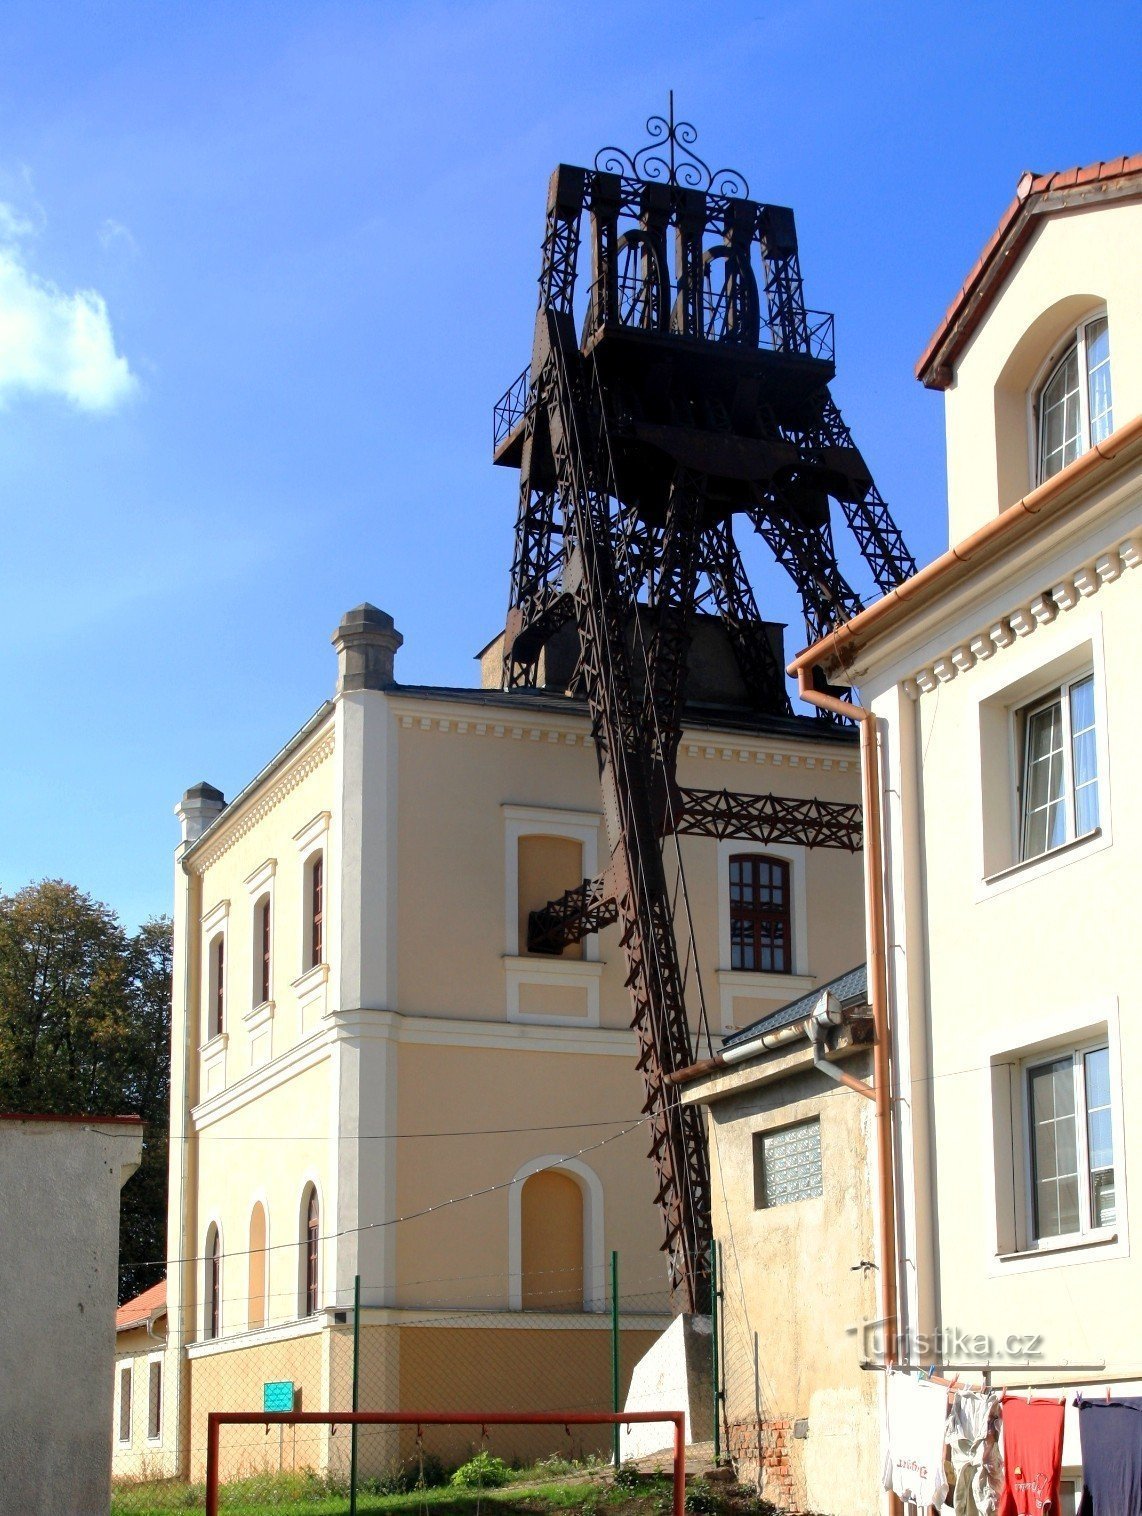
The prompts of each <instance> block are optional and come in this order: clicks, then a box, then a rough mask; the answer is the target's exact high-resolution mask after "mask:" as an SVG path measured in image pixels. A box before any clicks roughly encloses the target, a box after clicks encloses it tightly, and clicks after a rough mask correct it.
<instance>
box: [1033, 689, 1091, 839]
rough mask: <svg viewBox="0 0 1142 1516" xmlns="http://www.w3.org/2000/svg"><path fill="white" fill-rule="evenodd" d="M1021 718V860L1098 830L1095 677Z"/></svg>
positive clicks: (1048, 699) (1059, 691) (1053, 694)
mask: <svg viewBox="0 0 1142 1516" xmlns="http://www.w3.org/2000/svg"><path fill="white" fill-rule="evenodd" d="M1021 715H1022V721H1023V794H1022V807H1021V809H1022V816H1021V821H1022V827H1021V831H1022V852H1021V856H1022V857H1023V858H1038V857H1039V855H1040V854H1041V853H1046V852H1048V851H1049V850H1050V849H1051V848H1056V847H1061V846H1062V845H1063V844H1064V843H1065V842H1071V841H1073V840H1074V839H1075V838H1078V837H1085V836H1087V834H1088V833H1090V832H1093V831H1094V830H1095V828H1096V827H1097V826H1098V743H1097V732H1096V727H1095V712H1094V677H1093V675H1091V674H1085V675H1083V676H1082V677H1081V678H1079V679H1075V680H1072V681H1071V682H1070V683H1069V684H1064V685H1063V686H1062V687H1061V688H1060V689H1057V690H1053V691H1052V692H1051V694H1050V695H1048V696H1047V697H1046V699H1044V700H1041V701H1039V702H1038V703H1037V704H1035V705H1033V706H1029V707H1027V709H1026V710H1024V711H1023V712H1022V713H1021Z"/></svg>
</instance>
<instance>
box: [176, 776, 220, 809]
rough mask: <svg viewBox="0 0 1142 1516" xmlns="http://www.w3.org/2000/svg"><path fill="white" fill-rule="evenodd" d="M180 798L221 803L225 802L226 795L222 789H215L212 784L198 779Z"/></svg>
mask: <svg viewBox="0 0 1142 1516" xmlns="http://www.w3.org/2000/svg"><path fill="white" fill-rule="evenodd" d="M182 798H183V799H184V800H213V801H215V802H216V803H220V804H222V805H225V804H226V796H225V795H224V794H223V793H222V791H221V790H216V789H215V788H214V786H213V785H212V784H207V782H206V780H205V779H200V780H199V781H198V783H197V784H192V785H191V787H190V789H188V790H187V791H186V793H185V794H184V795H183V797H182Z"/></svg>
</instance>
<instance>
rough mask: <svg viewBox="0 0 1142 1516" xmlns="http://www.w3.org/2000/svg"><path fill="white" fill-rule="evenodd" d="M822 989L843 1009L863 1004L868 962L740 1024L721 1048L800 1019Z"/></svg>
mask: <svg viewBox="0 0 1142 1516" xmlns="http://www.w3.org/2000/svg"><path fill="white" fill-rule="evenodd" d="M826 990H831V991H832V993H833V994H834V995H835V996H836V997H837V999H838V1000H839V1001H840V1002H841V1006H842V1007H843V1009H845V1010H846V1011H847V1010H851V1009H852V1008H853V1007H854V1006H858V1005H867V1004H868V966H867V965H866V964H863V963H861V964H858V965H857V967H856V968H855V969H848V970H847V971H846V972H845V973H843V974H838V975H837V977H836V978H835V979H830V980H829V982H828V984H820V985H818V986H817V988H816V989H814V990H810V991H809V993H808V994H807V995H801V996H800V997H799V998H798V999H797V1000H791V1001H790V1002H789V1004H788V1005H783V1006H782V1007H781V1009H780V1010H779V1011H771V1012H770V1014H769V1015H768V1016H763V1017H762V1018H761V1020H760V1021H755V1022H754V1023H753V1025H752V1026H747V1027H743V1028H742V1029H741V1031H740V1032H735V1033H734V1034H733V1036H732V1037H727V1038H726V1040H725V1042H724V1043H723V1044H722V1047H723V1049H725V1048H732V1047H740V1046H741V1044H742V1043H744V1042H752V1041H753V1040H754V1038H756V1037H763V1036H764V1035H765V1033H766V1032H777V1031H780V1030H781V1028H782V1027H785V1026H792V1025H793V1024H794V1023H795V1022H798V1021H804V1020H805V1018H806V1017H807V1016H808V1015H809V1013H810V1011H811V1010H812V1009H813V1007H814V1006H815V1005H816V1003H817V1001H818V1000H819V999H820V998H821V996H822V995H823V994H824V993H825V991H826Z"/></svg>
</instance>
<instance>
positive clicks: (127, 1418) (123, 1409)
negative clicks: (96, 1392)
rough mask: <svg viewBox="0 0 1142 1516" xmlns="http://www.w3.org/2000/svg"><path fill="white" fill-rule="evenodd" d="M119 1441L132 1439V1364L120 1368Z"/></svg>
mask: <svg viewBox="0 0 1142 1516" xmlns="http://www.w3.org/2000/svg"><path fill="white" fill-rule="evenodd" d="M119 1441H120V1442H121V1443H128V1442H130V1441H131V1365H130V1364H129V1363H125V1364H123V1366H122V1368H120V1370H119Z"/></svg>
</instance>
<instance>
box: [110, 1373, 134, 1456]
mask: <svg viewBox="0 0 1142 1516" xmlns="http://www.w3.org/2000/svg"><path fill="white" fill-rule="evenodd" d="M105 1382H106V1381H105ZM130 1440H131V1365H130V1364H129V1363H125V1364H124V1365H123V1367H122V1368H121V1369H120V1370H119V1441H120V1442H130Z"/></svg>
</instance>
